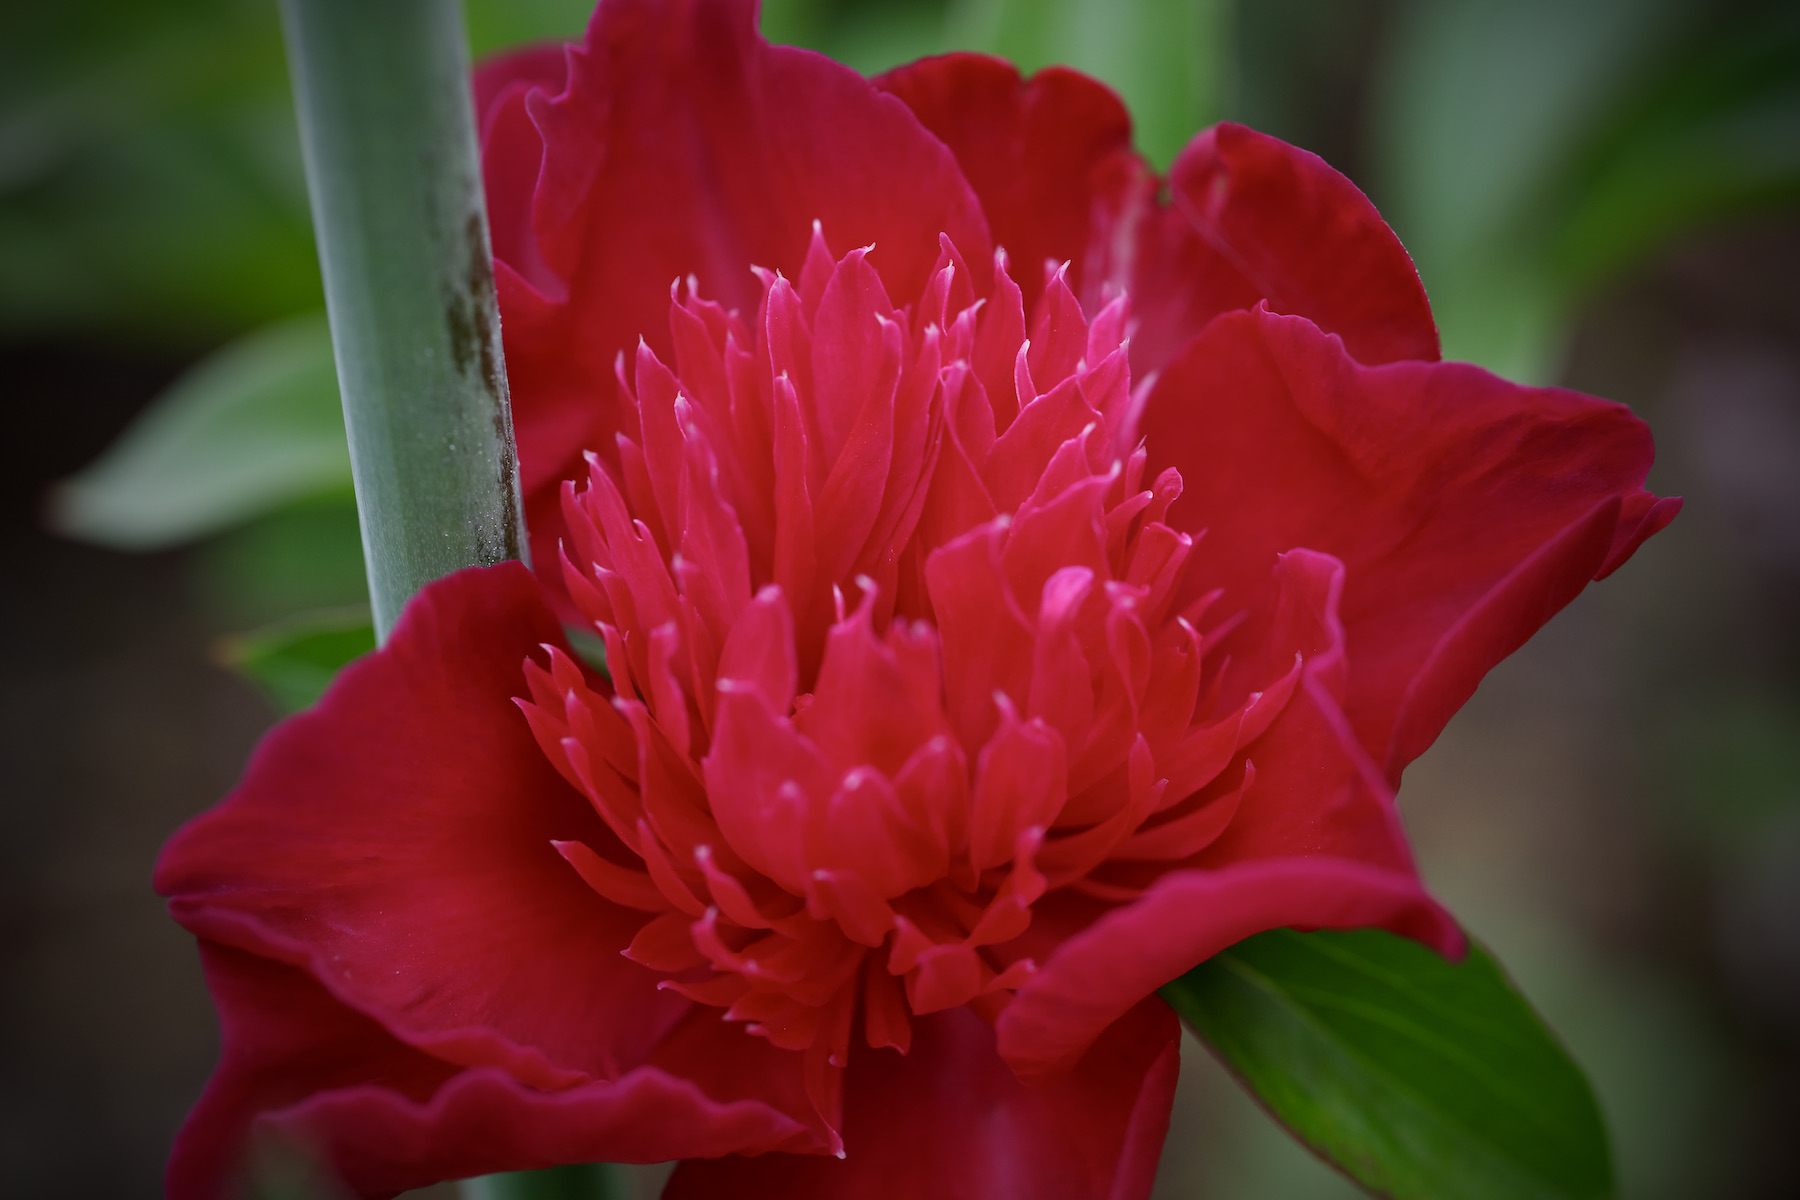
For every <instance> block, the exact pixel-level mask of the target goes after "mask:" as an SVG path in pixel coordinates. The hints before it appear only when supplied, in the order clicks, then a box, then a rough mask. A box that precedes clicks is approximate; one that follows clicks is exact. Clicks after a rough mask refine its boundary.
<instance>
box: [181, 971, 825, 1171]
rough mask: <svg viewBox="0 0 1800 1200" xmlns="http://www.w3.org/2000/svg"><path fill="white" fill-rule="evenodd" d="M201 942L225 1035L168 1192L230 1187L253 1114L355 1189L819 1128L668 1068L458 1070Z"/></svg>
mask: <svg viewBox="0 0 1800 1200" xmlns="http://www.w3.org/2000/svg"><path fill="white" fill-rule="evenodd" d="M201 956H202V960H203V961H204V963H205V965H206V972H207V982H208V985H209V986H210V988H211V989H212V993H213V996H214V997H215V999H216V1000H217V1002H218V1005H219V1013H220V1020H221V1023H222V1025H223V1026H224V1032H225V1048H224V1053H223V1056H222V1059H221V1062H220V1066H219V1070H218V1071H217V1072H216V1073H215V1074H214V1076H213V1078H212V1080H211V1081H210V1082H209V1083H208V1084H207V1088H206V1092H205V1094H204V1095H203V1096H202V1097H201V1100H200V1103H199V1104H198V1105H197V1106H196V1107H195V1109H194V1111H193V1113H192V1114H191V1115H190V1116H189V1118H188V1121H187V1123H186V1124H185V1125H184V1126H183V1127H182V1130H181V1133H180V1134H179V1135H178V1136H177V1138H176V1141H175V1147H174V1152H173V1154H172V1155H171V1157H170V1160H169V1170H168V1178H167V1181H166V1182H167V1189H168V1194H169V1196H170V1197H171V1198H172V1200H218V1198H219V1197H223V1196H227V1195H231V1194H235V1193H234V1192H233V1190H232V1187H231V1184H232V1181H233V1177H234V1176H235V1175H236V1174H237V1173H238V1172H239V1171H240V1170H241V1169H242V1167H243V1166H244V1161H243V1155H244V1153H245V1149H246V1146H247V1135H248V1134H249V1132H250V1130H251V1128H252V1126H253V1125H261V1126H263V1127H265V1128H273V1129H275V1130H278V1131H280V1132H282V1133H283V1134H285V1135H286V1136H287V1137H288V1138H289V1139H290V1140H291V1141H293V1142H295V1143H297V1144H299V1145H302V1146H305V1147H307V1148H309V1149H310V1150H312V1151H314V1152H316V1153H318V1154H320V1155H321V1157H322V1158H323V1159H324V1161H325V1162H327V1163H328V1164H329V1165H330V1166H331V1167H332V1168H333V1169H334V1170H335V1172H336V1173H337V1175H338V1176H339V1177H340V1178H341V1179H342V1181H343V1182H344V1183H346V1184H348V1185H349V1186H350V1188H351V1189H352V1190H353V1191H354V1192H355V1193H356V1194H358V1195H360V1196H392V1195H394V1194H396V1193H397V1192H401V1191H404V1190H406V1189H408V1188H414V1187H422V1186H425V1185H427V1184H430V1183H434V1182H437V1181H438V1180H442V1179H458V1178H464V1177H467V1176H471V1175H480V1174H486V1173H488V1172H491V1171H502V1170H520V1169H528V1168H533V1167H543V1166H550V1165H553V1164H557V1163H565V1162H594V1161H615V1162H616V1161H663V1160H666V1159H669V1158H674V1157H678V1156H681V1155H695V1154H721V1153H728V1152H732V1151H743V1152H747V1153H756V1152H759V1151H763V1150H770V1149H786V1150H796V1149H804V1148H807V1147H808V1146H811V1145H813V1144H814V1141H815V1139H814V1135H812V1134H810V1133H808V1132H807V1130H806V1129H804V1128H803V1127H802V1126H801V1125H800V1124H799V1123H798V1122H797V1121H795V1120H794V1119H793V1118H792V1117H790V1116H788V1115H786V1114H785V1113H784V1112H782V1111H779V1110H777V1109H775V1108H772V1107H770V1106H769V1105H766V1104H762V1103H759V1102H757V1101H754V1100H749V1099H743V1098H736V1099H732V1100H729V1101H719V1100H715V1099H711V1098H709V1097H708V1096H707V1095H706V1094H705V1092H703V1091H702V1089H701V1087H700V1086H697V1085H696V1084H695V1083H693V1082H690V1081H689V1080H687V1079H685V1078H683V1077H681V1076H679V1075H674V1074H670V1073H669V1072H668V1071H666V1070H664V1069H661V1068H660V1067H659V1066H643V1067H638V1068H636V1069H634V1070H632V1071H631V1072H629V1073H627V1074H626V1075H625V1076H624V1077H623V1078H621V1079H619V1080H618V1081H616V1082H596V1083H589V1084H585V1085H582V1086H579V1087H575V1088H571V1089H568V1090H566V1091H560V1092H549V1093H547V1092H539V1091H536V1090H534V1089H531V1088H528V1087H525V1086H523V1085H521V1084H519V1083H518V1082H517V1081H516V1080H514V1079H513V1078H511V1077H510V1076H509V1075H507V1074H506V1073H505V1072H503V1071H500V1070H497V1069H495V1068H492V1067H482V1068H474V1069H470V1070H462V1069H459V1068H457V1067H455V1066H453V1065H452V1064H450V1063H446V1062H443V1061H441V1060H439V1059H435V1058H432V1057H430V1056H429V1055H426V1054H423V1053H421V1052H420V1051H418V1050H414V1049H412V1048H411V1047H409V1046H406V1045H404V1044H402V1043H401V1042H398V1041H396V1040H395V1039H394V1038H393V1037H392V1036H390V1035H389V1034H388V1033H387V1032H386V1031H385V1030H383V1029H382V1028H381V1026H380V1025H378V1024H377V1023H375V1022H374V1021H372V1020H370V1019H369V1018H367V1017H364V1016H362V1015H361V1014H359V1013H356V1012H353V1011H352V1010H350V1009H348V1008H346V1007H344V1006H343V1005H342V1004H339V1003H338V1002H337V1001H336V1000H335V999H333V998H332V996H331V995H330V994H329V993H328V992H326V991H325V989H324V988H322V987H320V986H319V984H318V983H317V982H316V981H315V980H313V979H312V978H311V977H310V976H308V975H307V974H306V973H305V972H304V971H302V970H300V969H299V968H296V967H291V966H287V965H285V964H282V963H277V962H274V961H271V960H269V959H266V958H259V957H257V956H256V955H253V954H249V953H246V952H244V951H242V950H235V949H232V948H230V947H228V946H222V945H219V944H218V943H216V942H210V941H206V940H202V942H201ZM709 1015H710V1014H709ZM712 1021H713V1024H714V1025H717V1024H718V1021H717V1019H716V1017H714V1018H712ZM730 1033H731V1035H732V1036H733V1037H734V1038H737V1039H738V1040H740V1041H749V1040H750V1039H746V1038H744V1037H743V1035H742V1034H741V1033H740V1032H739V1031H736V1030H732V1031H730Z"/></svg>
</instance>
